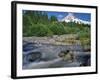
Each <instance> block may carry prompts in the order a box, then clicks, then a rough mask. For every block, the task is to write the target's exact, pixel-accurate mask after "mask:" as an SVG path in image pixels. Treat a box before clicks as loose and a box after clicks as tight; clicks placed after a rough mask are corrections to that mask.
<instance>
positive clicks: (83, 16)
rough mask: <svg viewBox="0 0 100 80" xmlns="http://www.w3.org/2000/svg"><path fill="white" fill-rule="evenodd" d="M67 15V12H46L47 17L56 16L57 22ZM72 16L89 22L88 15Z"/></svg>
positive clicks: (77, 14)
mask: <svg viewBox="0 0 100 80" xmlns="http://www.w3.org/2000/svg"><path fill="white" fill-rule="evenodd" d="M68 13H69V12H47V14H48V17H51V16H56V17H57V19H58V20H61V19H63V18H64V17H66V16H67V15H68ZM71 13H72V12H71ZM74 16H75V17H77V18H79V19H82V20H85V21H89V22H90V21H91V14H90V13H74Z"/></svg>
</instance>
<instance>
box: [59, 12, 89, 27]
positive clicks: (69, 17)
mask: <svg viewBox="0 0 100 80" xmlns="http://www.w3.org/2000/svg"><path fill="white" fill-rule="evenodd" d="M60 21H61V22H63V21H65V22H75V23H79V24H81V23H83V24H88V25H90V22H89V21H84V20H81V19H78V18H77V17H75V16H74V14H73V13H69V14H68V15H67V16H66V17H64V18H63V19H62V20H60Z"/></svg>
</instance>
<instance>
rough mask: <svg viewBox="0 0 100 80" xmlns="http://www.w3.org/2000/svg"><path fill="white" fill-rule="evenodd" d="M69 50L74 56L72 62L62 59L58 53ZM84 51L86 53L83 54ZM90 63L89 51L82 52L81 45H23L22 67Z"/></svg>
mask: <svg viewBox="0 0 100 80" xmlns="http://www.w3.org/2000/svg"><path fill="white" fill-rule="evenodd" d="M66 50H70V51H72V52H73V54H74V55H75V56H76V58H75V59H74V61H73V62H66V61H63V60H62V59H61V58H60V57H59V56H58V54H59V53H60V52H61V51H66ZM85 53H86V54H85ZM87 63H88V64H89V65H90V52H84V51H83V48H82V46H81V45H52V44H40V43H27V44H25V45H23V69H35V68H52V67H54V68H55V67H79V66H80V65H81V64H86V66H87Z"/></svg>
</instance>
